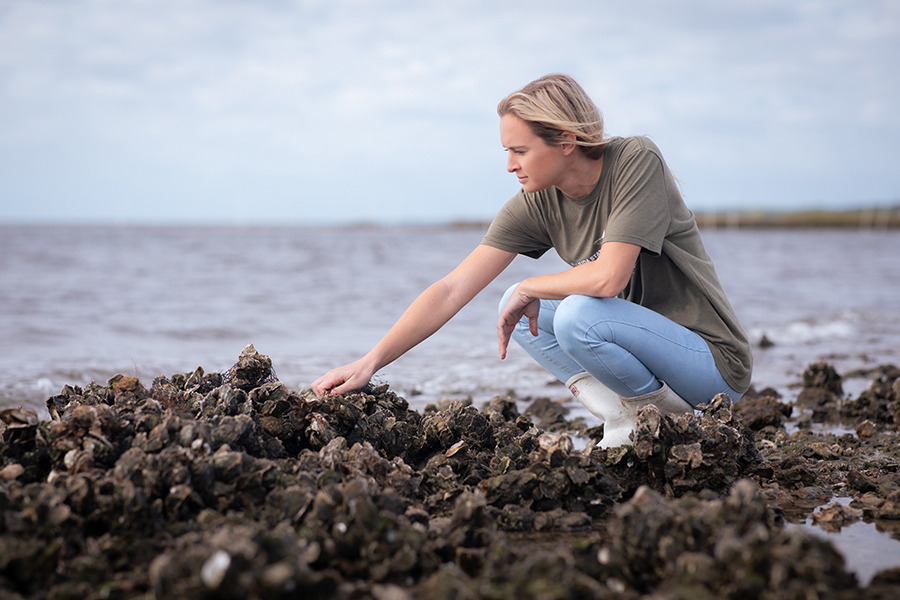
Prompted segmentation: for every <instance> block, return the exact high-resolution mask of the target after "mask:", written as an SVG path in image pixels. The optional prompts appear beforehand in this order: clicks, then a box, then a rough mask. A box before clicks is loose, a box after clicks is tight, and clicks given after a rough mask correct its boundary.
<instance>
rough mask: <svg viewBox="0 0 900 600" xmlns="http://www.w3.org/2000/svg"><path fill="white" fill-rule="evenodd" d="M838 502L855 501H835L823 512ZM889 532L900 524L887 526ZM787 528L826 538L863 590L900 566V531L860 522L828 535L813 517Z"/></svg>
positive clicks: (849, 500) (835, 499)
mask: <svg viewBox="0 0 900 600" xmlns="http://www.w3.org/2000/svg"><path fill="white" fill-rule="evenodd" d="M834 501H837V502H840V503H841V504H842V505H844V506H847V505H848V504H850V502H851V501H852V498H834V499H832V500H830V501H829V502H828V503H827V504H823V505H822V506H820V507H819V508H817V509H816V512H818V511H819V510H820V509H822V508H824V507H826V506H828V505H830V504H831V503H832V502H834ZM884 525H885V526H886V527H885V528H891V529H898V530H900V523H893V522H891V523H886V524H884ZM786 526H787V527H801V528H803V529H804V530H805V531H807V532H809V533H812V534H813V535H815V536H817V537H820V538H824V539H826V540H828V541H829V542H831V543H832V544H834V546H835V547H836V548H837V549H838V550H840V552H841V554H843V555H844V560H845V561H846V564H847V570H848V571H852V572H853V573H856V577H857V579H858V580H859V585H860V587H867V586H868V585H869V582H870V581H871V580H872V576H873V575H874V574H875V573H877V572H878V571H881V570H883V569H889V568H892V567H898V566H900V540H898V539H897V538H896V536H897V535H898V534H900V531H895V532H894V533H890V532H888V531H883V530H879V528H880V527H881V525H880V524H879V523H877V522H865V521H856V522H855V523H851V524H849V525H845V526H843V527H841V529H840V530H839V531H826V530H824V529H822V528H821V527H819V526H817V525H814V524H813V518H812V516H810V517H808V518H807V519H806V521H805V522H803V523H799V524H793V523H789V524H787V525H786Z"/></svg>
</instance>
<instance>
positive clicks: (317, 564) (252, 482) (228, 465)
mask: <svg viewBox="0 0 900 600" xmlns="http://www.w3.org/2000/svg"><path fill="white" fill-rule="evenodd" d="M869 376H870V377H871V378H872V386H871V388H870V389H869V390H867V391H865V392H864V393H863V394H861V395H860V396H859V398H857V399H849V398H844V397H843V391H842V388H841V377H840V375H838V374H837V373H836V372H835V371H834V370H833V369H832V368H831V367H830V366H829V365H827V364H824V363H817V364H815V365H811V366H810V367H809V368H808V369H807V371H806V373H804V381H803V385H804V390H803V392H802V393H801V394H800V396H799V398H798V400H797V403H796V404H795V405H788V404H783V403H782V402H781V401H780V399H779V398H778V397H777V394H776V393H775V392H774V391H772V390H763V391H762V392H759V393H756V392H751V393H750V394H748V396H747V397H746V398H745V399H744V400H742V401H741V402H739V403H738V404H737V405H734V406H733V405H732V403H731V400H730V399H729V398H728V397H727V396H724V395H720V396H718V397H716V398H715V399H713V400H712V401H711V402H710V403H709V405H707V406H705V407H703V408H702V409H701V410H699V411H698V412H697V413H696V414H695V415H681V416H678V417H677V418H672V417H670V416H667V417H662V416H660V414H659V412H658V411H657V410H656V409H655V408H654V407H652V406H651V407H647V408H645V409H643V411H642V412H641V414H640V417H639V424H638V429H637V432H636V433H635V435H634V438H633V444H632V445H630V446H624V447H622V448H614V449H609V450H603V449H600V448H598V447H596V446H595V445H594V444H593V443H588V444H587V447H586V448H584V449H583V450H581V449H576V448H575V444H574V443H573V436H576V439H577V440H579V445H582V444H583V442H584V440H585V439H599V438H600V437H601V436H602V427H598V428H590V429H587V428H585V426H584V424H583V423H582V422H580V421H567V420H566V419H565V412H564V410H561V409H560V405H559V404H558V403H554V402H553V401H552V400H548V399H536V400H532V399H527V400H526V399H517V398H510V397H496V398H494V399H493V400H491V401H490V402H489V403H488V404H487V405H486V406H483V407H481V409H479V408H476V407H475V406H472V405H471V403H470V402H468V401H465V400H463V401H442V402H440V403H439V404H438V405H430V406H428V407H427V408H426V409H425V410H424V411H423V412H422V413H419V412H416V411H413V410H410V408H409V405H408V404H407V402H406V401H405V400H404V399H403V398H401V397H400V396H398V395H397V394H395V393H394V392H392V391H391V390H390V388H389V387H388V386H387V385H381V386H376V387H370V388H368V389H366V390H363V391H360V392H356V393H352V394H346V395H343V396H328V397H325V398H316V397H315V396H313V395H312V394H311V393H310V392H309V391H308V390H303V391H299V392H297V391H293V390H290V389H288V388H287V387H285V386H284V385H283V384H282V383H280V382H279V381H278V378H277V376H276V375H275V371H274V369H273V368H272V363H271V360H270V359H269V358H268V357H267V356H264V355H261V354H259V353H257V352H256V351H255V349H254V348H253V347H252V345H251V346H248V347H247V348H245V349H244V351H243V352H242V353H241V356H240V357H239V359H238V362H237V364H235V365H234V367H232V368H231V369H229V370H228V371H227V372H224V373H206V372H204V370H203V369H201V368H198V369H197V370H195V371H194V372H193V373H185V374H175V375H173V376H171V377H165V376H160V377H157V378H156V379H154V380H153V383H152V385H151V386H150V387H149V389H147V388H146V387H145V386H144V385H142V383H141V382H140V381H139V380H138V379H137V378H134V377H126V376H121V375H118V376H116V377H113V378H112V379H110V380H109V381H108V382H107V383H106V385H100V384H97V383H91V384H89V385H87V386H85V387H84V388H81V387H77V386H65V387H64V388H63V389H62V391H61V392H60V394H59V395H56V396H53V397H51V398H49V399H48V400H47V408H48V410H49V414H50V420H49V421H40V420H39V418H38V416H37V415H36V414H35V413H34V412H33V411H30V410H26V409H21V408H11V409H5V410H3V411H0V441H2V444H0V511H2V519H0V596H3V597H4V598H13V599H15V598H135V597H139V598H140V597H143V598H248V599H252V598H296V597H303V598H346V599H352V598H376V599H388V598H390V599H398V600H402V599H406V598H458V599H465V598H497V599H500V598H535V599H536V598H542V599H544V598H634V599H637V598H653V599H655V600H658V599H667V598H673V599H674V598H770V599H781V598H784V599H793V598H803V599H813V598H822V599H825V598H847V599H850V598H854V599H855V598H891V597H900V569H898V568H894V567H895V566H896V565H891V566H889V567H888V568H884V569H881V570H879V571H878V572H876V573H875V574H874V576H873V577H871V580H870V581H866V582H863V581H860V579H859V578H858V577H857V575H856V574H855V573H854V572H853V571H851V570H850V569H848V567H847V564H846V562H845V557H844V556H843V555H842V553H841V552H840V551H839V550H838V549H837V548H836V547H835V546H834V545H833V544H832V543H831V542H829V541H828V540H827V539H826V537H825V536H824V535H816V534H815V533H813V532H811V531H810V530H809V528H804V527H799V526H796V525H792V524H791V523H799V522H802V521H804V520H809V519H810V518H812V519H813V520H814V521H815V522H816V523H818V524H820V526H821V527H822V528H823V531H824V530H829V529H830V530H832V531H833V530H840V528H841V527H843V526H846V525H849V524H851V523H854V522H860V521H866V522H875V523H879V524H880V525H881V526H884V527H888V528H889V527H890V525H889V524H890V523H893V522H895V521H896V520H898V519H900V475H898V465H900V462H898V460H900V459H898V451H897V448H898V441H900V440H898V432H897V424H898V422H900V379H898V376H900V370H898V369H896V368H894V367H883V368H881V369H878V370H876V371H874V372H872V373H870V374H869ZM795 411H797V413H798V414H796V415H795V414H794V412H795ZM836 423H839V424H841V425H842V427H845V428H846V427H847V425H848V424H851V425H852V432H848V433H843V434H840V435H839V434H838V433H833V432H830V431H831V429H835V428H834V427H831V428H829V424H836ZM788 428H790V430H791V432H790V433H789V430H788ZM817 430H819V431H820V432H819V433H816V431H817ZM838 430H839V428H838ZM832 500H835V501H834V502H832V503H831V504H829V502H831V501H832ZM838 500H839V501H838ZM826 505H827V506H826ZM823 507H824V508H823ZM816 509H819V510H816ZM885 524H887V525H885ZM896 558H897V560H896V564H900V557H896Z"/></svg>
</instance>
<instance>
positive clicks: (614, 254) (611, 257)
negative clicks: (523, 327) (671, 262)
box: [517, 242, 641, 300]
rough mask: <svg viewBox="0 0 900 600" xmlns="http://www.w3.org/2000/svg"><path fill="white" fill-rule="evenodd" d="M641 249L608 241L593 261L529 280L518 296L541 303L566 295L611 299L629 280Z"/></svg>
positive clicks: (559, 298) (520, 289) (523, 283)
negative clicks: (536, 299)
mask: <svg viewBox="0 0 900 600" xmlns="http://www.w3.org/2000/svg"><path fill="white" fill-rule="evenodd" d="M640 250H641V249H640V247H639V246H635V245H633V244H627V243H622V242H607V243H606V244H604V245H603V249H602V250H601V252H600V254H599V256H597V258H596V260H594V261H591V262H587V263H584V264H581V265H578V266H576V267H572V268H571V269H568V270H566V271H563V272H561V273H554V274H551V275H541V276H538V277H529V278H528V279H526V280H524V281H523V282H522V283H521V284H520V285H519V288H518V289H517V293H519V294H522V295H523V297H527V298H539V299H541V300H562V299H563V298H566V297H567V296H592V297H594V298H613V297H615V296H617V295H618V294H619V292H621V291H622V290H623V289H625V286H626V285H627V284H628V281H629V280H630V279H631V274H632V272H633V271H634V265H635V262H636V261H637V257H638V255H639V254H640Z"/></svg>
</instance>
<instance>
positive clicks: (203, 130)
mask: <svg viewBox="0 0 900 600" xmlns="http://www.w3.org/2000/svg"><path fill="white" fill-rule="evenodd" d="M551 72H560V73H566V74H569V75H571V76H573V77H574V78H575V79H576V80H578V81H579V82H580V83H581V85H582V86H583V87H584V88H585V90H586V91H587V92H588V93H589V94H590V95H591V97H592V98H593V99H594V101H595V102H596V104H597V105H598V106H599V107H600V109H601V110H602V111H603V114H604V118H605V122H606V129H607V132H608V134H609V135H622V136H625V135H649V136H650V137H651V138H652V139H653V140H654V141H655V142H656V144H657V145H658V146H659V147H660V149H661V150H662V152H663V154H664V155H665V157H666V160H667V162H668V164H669V165H670V167H671V168H672V169H673V170H674V171H675V172H676V173H677V175H678V177H679V180H680V181H681V184H682V186H683V191H684V195H685V201H686V202H687V204H688V206H689V207H690V208H692V209H693V210H695V211H717V212H718V211H733V210H757V209H766V210H771V209H805V208H817V207H818V208H853V207H869V206H888V205H900V167H898V166H897V163H898V158H900V2H897V1H896V0H883V1H877V0H853V1H850V0H840V1H838V0H810V1H806V0H729V1H727V2H723V1H722V0H679V1H674V0H670V1H669V0H667V1H664V0H657V1H653V2H651V1H647V0H632V1H630V2H623V1H622V0H613V1H607V0H555V1H554V2H547V1H546V0H539V1H534V0H516V1H507V0H495V1H485V0H440V1H430V0H411V1H401V0H296V1H288V0H254V1H241V0H217V1H212V0H69V1H66V2H60V1H57V0H0V223H13V224H16V223H32V222H37V223H45V222H54V223H55V222H63V223H69V222H71V223H86V222H92V223H93V222H97V223H154V224H156V223H159V224H178V223H189V224H200V223H214V224H328V223H337V224H340V223H350V222H352V223H422V222H447V221H484V220H489V219H490V218H491V217H492V216H493V215H494V214H495V213H496V211H497V209H498V208H499V207H500V206H502V204H503V203H504V202H505V201H506V200H508V199H509V198H510V197H511V196H512V195H513V194H515V192H516V191H517V190H518V184H517V183H516V180H515V178H514V177H513V176H512V175H511V174H509V173H507V172H506V154H505V152H504V149H503V147H502V146H501V144H500V140H499V132H498V117H497V115H496V105H497V102H499V100H500V99H502V98H503V97H504V96H506V95H507V94H509V93H510V92H512V91H514V90H516V89H518V88H520V87H522V86H523V85H525V84H526V83H528V82H529V81H531V80H533V79H535V78H537V77H540V76H541V75H544V74H547V73H551Z"/></svg>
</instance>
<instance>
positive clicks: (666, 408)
mask: <svg viewBox="0 0 900 600" xmlns="http://www.w3.org/2000/svg"><path fill="white" fill-rule="evenodd" d="M620 400H621V401H622V405H623V406H624V407H625V410H626V411H628V415H629V416H630V417H631V419H632V420H635V421H636V420H637V414H638V411H639V410H641V409H642V408H644V407H645V406H647V405H648V404H653V405H655V406H656V408H658V409H659V414H661V415H664V416H665V415H680V414H683V413H693V412H694V407H693V406H691V405H690V404H688V403H687V401H686V400H685V399H684V398H682V397H681V396H679V395H678V394H676V393H675V392H673V391H672V388H670V387H669V386H668V385H666V382H665V381H663V382H662V387H661V388H659V389H658V390H656V391H655V392H650V393H649V394H644V395H643V396H635V397H634V398H624V397H623V398H620Z"/></svg>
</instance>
